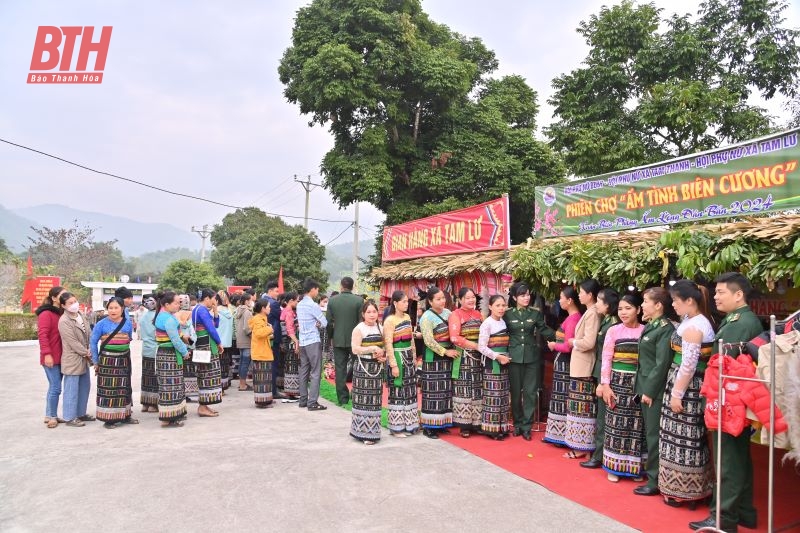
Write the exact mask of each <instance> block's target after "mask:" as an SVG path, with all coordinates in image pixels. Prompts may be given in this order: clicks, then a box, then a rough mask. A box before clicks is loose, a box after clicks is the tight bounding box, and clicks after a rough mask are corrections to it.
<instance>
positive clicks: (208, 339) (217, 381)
mask: <svg viewBox="0 0 800 533" xmlns="http://www.w3.org/2000/svg"><path fill="white" fill-rule="evenodd" d="M215 296H216V294H215V293H214V291H213V290H211V289H203V290H201V291H200V292H199V294H198V298H197V305H196V306H195V307H194V309H192V325H193V326H194V329H195V332H196V333H197V341H195V343H194V349H195V350H210V351H211V362H210V363H198V362H195V368H196V369H197V387H198V389H199V395H198V400H199V402H200V406H199V407H198V408H197V414H198V415H199V416H202V417H214V416H219V412H218V411H215V410H214V409H212V408H211V407H209V405H214V404H217V403H220V402H222V373H221V370H220V364H219V354H220V353H222V352H223V351H224V349H223V348H222V346H221V345H220V344H221V339H220V338H219V333H218V332H217V324H219V315H217V316H215V317H213V318H212V316H211V311H212V310H213V309H214V308H215V307H216V300H215V299H214V297H215Z"/></svg>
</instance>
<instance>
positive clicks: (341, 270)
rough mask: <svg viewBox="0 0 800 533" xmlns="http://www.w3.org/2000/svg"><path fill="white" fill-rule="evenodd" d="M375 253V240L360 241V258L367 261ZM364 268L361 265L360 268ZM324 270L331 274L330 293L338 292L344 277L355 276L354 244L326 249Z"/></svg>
mask: <svg viewBox="0 0 800 533" xmlns="http://www.w3.org/2000/svg"><path fill="white" fill-rule="evenodd" d="M374 252H375V241H374V240H373V239H369V240H364V241H358V256H359V257H360V258H362V259H364V260H366V259H367V258H368V257H369V256H370V255H372V254H373V253H374ZM362 267H363V263H360V265H359V268H362ZM322 270H324V271H325V272H327V273H328V274H329V276H328V292H330V291H338V290H339V282H340V281H341V280H342V278H343V277H344V276H351V277H352V275H353V243H352V241H351V242H345V243H342V244H335V245H333V246H328V247H326V248H325V260H324V261H323V262H322Z"/></svg>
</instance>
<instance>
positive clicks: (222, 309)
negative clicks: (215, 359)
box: [214, 291, 233, 391]
mask: <svg viewBox="0 0 800 533" xmlns="http://www.w3.org/2000/svg"><path fill="white" fill-rule="evenodd" d="M214 299H215V300H216V309H217V314H218V315H219V326H217V333H219V339H220V346H221V347H222V348H224V349H223V350H220V352H219V366H220V376H221V377H222V390H223V391H226V390H228V388H229V387H230V386H231V353H230V352H231V350H230V348H231V346H233V313H232V312H231V310H230V307H228V306H229V305H230V298H229V296H228V293H227V292H225V291H219V292H217V294H216V296H214Z"/></svg>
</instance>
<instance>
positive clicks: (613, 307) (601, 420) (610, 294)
mask: <svg viewBox="0 0 800 533" xmlns="http://www.w3.org/2000/svg"><path fill="white" fill-rule="evenodd" d="M596 306H597V312H598V313H600V314H601V315H602V316H603V319H602V320H601V321H600V329H599V330H598V332H597V344H595V352H594V353H595V359H594V368H593V369H592V377H593V378H594V379H595V381H596V382H597V383H600V370H601V369H602V367H603V342H605V338H606V333H608V330H609V329H610V328H611V326H613V325H615V324H619V317H618V316H617V308H618V306H619V293H617V291H615V290H614V289H603V290H601V291H600V292H599V293H598V294H597V304H596ZM605 434H606V404H605V402H604V401H603V400H602V399H599V400H598V401H597V429H596V431H595V434H594V446H595V448H594V452H592V456H591V457H590V458H589V460H588V461H583V462H582V463H581V466H582V467H584V468H600V467H601V466H603V439H604V438H605Z"/></svg>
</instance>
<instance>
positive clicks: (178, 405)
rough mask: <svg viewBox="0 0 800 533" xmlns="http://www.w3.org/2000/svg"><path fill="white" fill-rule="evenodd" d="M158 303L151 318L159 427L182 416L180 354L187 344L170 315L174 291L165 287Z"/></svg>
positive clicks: (175, 300)
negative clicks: (154, 347)
mask: <svg viewBox="0 0 800 533" xmlns="http://www.w3.org/2000/svg"><path fill="white" fill-rule="evenodd" d="M159 303H160V308H159V310H158V311H157V312H156V313H155V316H154V318H153V320H152V321H153V326H154V327H155V338H156V342H157V343H158V344H157V345H158V348H157V351H156V374H157V376H158V419H159V420H161V426H162V427H180V426H182V425H183V419H184V418H185V417H186V395H185V389H184V385H183V362H184V359H183V358H184V356H186V355H187V354H188V353H189V347H188V346H187V345H186V343H184V340H183V339H182V338H181V335H180V324H179V323H178V319H177V318H175V316H174V315H175V313H177V312H178V311H179V310H180V307H181V301H180V299H178V295H177V294H175V293H174V292H172V291H166V292H165V293H164V294H162V295H161V298H160V299H159ZM140 327H141V324H140Z"/></svg>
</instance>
